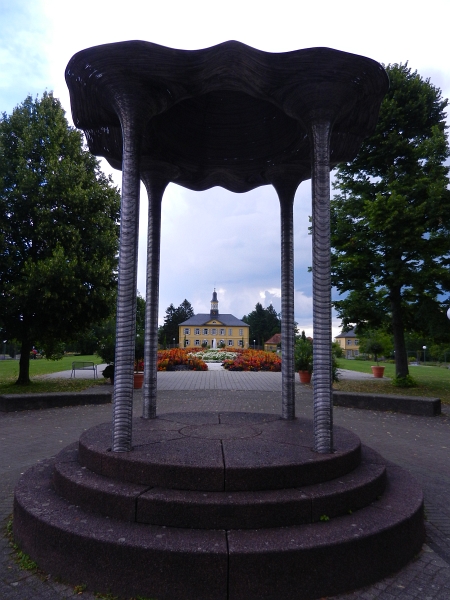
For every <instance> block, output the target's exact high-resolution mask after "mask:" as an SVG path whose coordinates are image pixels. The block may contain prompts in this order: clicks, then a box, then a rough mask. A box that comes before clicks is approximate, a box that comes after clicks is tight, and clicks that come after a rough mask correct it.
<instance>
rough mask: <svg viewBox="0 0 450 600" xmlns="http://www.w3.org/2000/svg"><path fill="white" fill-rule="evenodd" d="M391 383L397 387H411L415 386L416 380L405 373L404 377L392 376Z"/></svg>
mask: <svg viewBox="0 0 450 600" xmlns="http://www.w3.org/2000/svg"><path fill="white" fill-rule="evenodd" d="M392 385H394V386H395V387H399V388H411V387H417V382H416V380H415V379H413V378H412V377H411V375H406V377H394V378H393V379H392Z"/></svg>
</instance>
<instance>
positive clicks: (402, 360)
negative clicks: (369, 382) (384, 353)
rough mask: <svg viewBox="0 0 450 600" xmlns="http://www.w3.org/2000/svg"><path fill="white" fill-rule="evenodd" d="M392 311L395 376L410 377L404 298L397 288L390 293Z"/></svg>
mask: <svg viewBox="0 0 450 600" xmlns="http://www.w3.org/2000/svg"><path fill="white" fill-rule="evenodd" d="M390 299H391V310H392V330H393V334H394V351H395V374H396V376H397V377H406V376H407V375H409V369H408V353H407V352H406V344H405V331H404V328H403V319H402V306H401V303H402V298H401V294H400V288H399V287H395V288H393V289H392V290H391V293H390Z"/></svg>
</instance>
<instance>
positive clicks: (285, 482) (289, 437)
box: [79, 413, 361, 492]
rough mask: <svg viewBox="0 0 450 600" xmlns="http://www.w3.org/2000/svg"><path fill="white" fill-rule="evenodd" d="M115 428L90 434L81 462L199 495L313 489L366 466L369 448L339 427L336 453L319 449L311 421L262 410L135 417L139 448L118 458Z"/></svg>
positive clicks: (100, 470) (115, 475)
mask: <svg viewBox="0 0 450 600" xmlns="http://www.w3.org/2000/svg"><path fill="white" fill-rule="evenodd" d="M110 440H111V425H110V424H109V423H108V424H102V425H98V426H96V427H93V428H92V429H90V430H88V431H87V432H85V433H84V434H83V435H82V436H81V438H80V442H79V462H80V464H81V465H82V466H84V467H87V468H88V469H89V470H91V471H93V472H94V473H97V474H99V475H103V476H105V477H110V478H113V479H117V480H119V481H126V482H130V483H135V484H138V485H143V486H149V487H159V488H167V489H178V490H197V491H209V492H214V491H216V492H220V491H256V490H275V489H286V488H294V487H301V486H305V485H313V484H316V483H321V482H325V481H329V480H331V479H335V478H337V477H340V476H343V475H345V474H346V473H349V472H351V471H352V470H354V469H355V468H356V467H357V466H358V465H359V463H360V458H361V444H360V440H359V438H358V437H357V436H356V435H355V434H353V433H351V432H350V431H348V430H346V429H343V428H340V427H334V448H335V450H334V452H333V454H318V453H316V452H314V451H313V433H312V425H311V422H310V421H308V420H307V419H295V420H293V421H286V420H284V419H281V418H280V417H278V416H276V415H268V414H254V413H223V414H220V413H171V414H165V415H163V416H162V417H158V418H156V419H151V420H144V419H134V420H133V447H132V451H130V452H124V453H113V452H111V449H110Z"/></svg>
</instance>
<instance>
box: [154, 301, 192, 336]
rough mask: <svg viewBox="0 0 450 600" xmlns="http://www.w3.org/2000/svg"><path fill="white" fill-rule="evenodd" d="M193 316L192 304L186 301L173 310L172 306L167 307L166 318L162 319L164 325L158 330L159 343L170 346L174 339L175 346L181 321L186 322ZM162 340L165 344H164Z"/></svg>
mask: <svg viewBox="0 0 450 600" xmlns="http://www.w3.org/2000/svg"><path fill="white" fill-rule="evenodd" d="M193 316H194V309H193V308H192V304H191V303H190V302H188V301H187V300H186V299H184V300H183V302H182V303H181V304H180V305H179V306H178V308H175V306H174V305H173V304H171V305H170V306H168V307H167V309H166V316H165V317H164V325H162V327H160V328H159V330H158V338H159V343H160V344H163V343H169V344H172V340H173V339H174V338H175V344H178V343H179V341H180V340H179V330H178V326H179V325H180V323H183V321H187V319H189V318H190V317H193ZM164 340H165V341H166V342H164Z"/></svg>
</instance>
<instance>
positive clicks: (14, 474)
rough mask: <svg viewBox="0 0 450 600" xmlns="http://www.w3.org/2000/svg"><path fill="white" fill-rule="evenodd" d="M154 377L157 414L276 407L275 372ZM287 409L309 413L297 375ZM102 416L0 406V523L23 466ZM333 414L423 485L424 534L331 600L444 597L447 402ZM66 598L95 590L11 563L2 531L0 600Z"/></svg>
mask: <svg viewBox="0 0 450 600" xmlns="http://www.w3.org/2000/svg"><path fill="white" fill-rule="evenodd" d="M158 383H159V393H158V412H159V413H163V412H172V411H193V410H199V411H204V410H212V411H217V410H221V411H224V410H243V411H254V412H273V413H279V412H280V404H281V392H280V390H281V376H280V374H278V373H228V372H223V371H210V372H208V373H190V372H177V373H160V374H159V376H158ZM141 405H142V394H141V392H139V391H138V392H136V393H135V400H134V411H135V415H139V414H140V411H141ZM296 411H297V414H298V415H304V416H307V417H312V413H313V406H312V388H311V386H305V385H301V384H299V383H296ZM110 418H111V406H109V405H102V406H77V407H67V408H60V409H48V410H42V411H28V412H27V411H25V412H18V413H0V448H1V452H0V481H1V486H0V518H1V519H2V520H4V521H5V520H6V519H7V517H8V515H9V514H10V513H11V510H12V499H13V489H14V485H15V483H16V481H17V480H18V478H19V477H20V474H21V473H23V472H24V470H25V469H27V468H28V467H29V466H31V465H33V464H35V463H36V462H38V461H41V460H44V459H46V458H48V457H50V456H52V455H54V454H56V453H57V452H58V451H59V450H60V449H61V448H63V447H64V446H66V445H67V444H69V443H71V442H72V441H75V440H77V439H78V437H79V436H80V434H81V432H82V431H84V430H85V429H88V428H89V427H92V426H93V425H95V424H97V423H101V422H105V421H109V420H110ZM334 420H335V423H336V424H338V425H342V426H344V427H347V428H348V429H351V430H352V431H354V432H355V433H357V434H358V435H359V436H360V438H361V440H362V441H363V442H364V443H366V444H368V445H369V446H371V447H372V448H374V449H375V450H377V451H378V452H380V453H381V454H383V455H384V456H385V457H386V458H388V459H390V460H392V461H394V462H396V463H397V464H399V465H401V466H403V467H405V468H406V469H408V470H409V471H410V472H411V473H412V474H413V475H414V476H415V477H416V478H417V479H418V480H419V481H420V483H421V485H422V487H423V490H424V493H425V502H426V514H427V522H426V529H427V536H428V537H427V543H426V544H425V546H424V548H423V550H422V552H421V553H420V554H419V556H418V557H417V558H416V560H415V561H413V562H412V563H411V564H409V565H408V566H407V567H405V568H404V569H403V570H402V571H401V572H399V573H397V574H396V575H394V576H392V577H388V578H386V579H384V580H382V581H380V582H378V583H377V584H375V585H373V586H370V587H367V588H364V589H360V590H357V591H356V592H353V593H349V594H341V595H339V596H335V597H334V600H351V599H356V598H358V599H363V600H374V599H377V600H378V599H379V600H393V599H394V598H396V599H401V600H449V599H450V501H449V499H450V451H449V450H450V410H449V408H447V407H444V411H443V415H441V416H440V417H414V416H410V415H400V414H394V413H381V412H375V411H373V412H372V411H366V410H359V411H358V410H355V409H350V408H342V407H336V408H335V411H334ZM80 583H82V582H80ZM300 585H301V582H300ZM74 596H77V597H81V598H83V599H84V600H94V598H95V597H94V595H93V593H91V592H89V591H86V592H84V593H83V594H81V595H78V590H74V588H73V587H70V586H67V585H64V584H62V583H58V582H56V581H54V580H53V579H52V578H51V576H50V577H47V578H43V579H42V578H39V577H38V576H36V575H30V574H29V572H27V571H21V570H19V568H18V567H17V566H16V564H15V563H14V562H13V557H12V552H11V549H10V548H9V546H8V543H7V541H6V539H5V538H3V537H0V599H1V600H62V599H65V598H72V597H74ZM211 600H214V599H211ZM262 600H263V599H262ZM280 600H282V599H280ZM328 600H331V599H330V598H329V599H328Z"/></svg>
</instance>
